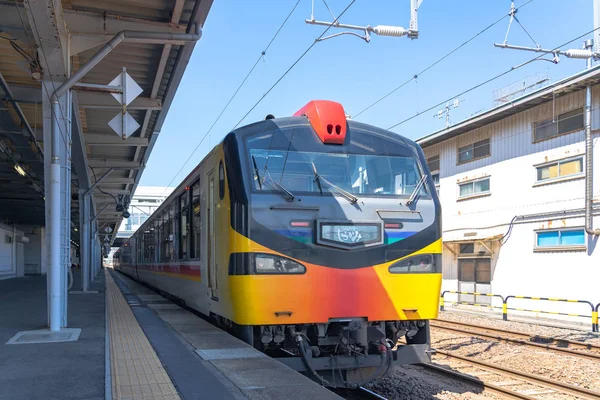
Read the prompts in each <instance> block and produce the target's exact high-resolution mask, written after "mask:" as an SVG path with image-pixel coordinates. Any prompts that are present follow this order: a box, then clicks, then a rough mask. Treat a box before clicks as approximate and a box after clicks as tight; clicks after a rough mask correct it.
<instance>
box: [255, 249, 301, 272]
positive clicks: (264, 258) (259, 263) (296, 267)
mask: <svg viewBox="0 0 600 400" xmlns="http://www.w3.org/2000/svg"><path fill="white" fill-rule="evenodd" d="M254 272H255V273H256V274H257V275H263V274H264V275H282V274H304V273H306V267H305V266H304V265H302V264H300V263H297V262H296V261H294V260H290V259H289V258H284V257H279V256H276V255H273V254H260V253H256V254H254Z"/></svg>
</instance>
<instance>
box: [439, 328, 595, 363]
mask: <svg viewBox="0 0 600 400" xmlns="http://www.w3.org/2000/svg"><path fill="white" fill-rule="evenodd" d="M430 326H431V327H432V328H435V329H442V330H446V331H451V332H458V333H464V334H467V335H471V336H477V337H482V338H488V339H494V340H498V341H504V342H509V343H515V344H520V345H525V346H531V347H537V348H540V349H545V350H548V351H552V352H555V353H560V354H563V355H569V356H573V357H580V358H587V359H593V360H598V361H600V354H595V353H584V352H581V351H576V350H573V349H569V348H564V347H559V346H554V345H549V344H543V343H535V342H532V341H531V339H532V338H540V337H536V336H529V335H525V334H521V333H519V332H516V333H515V335H525V336H527V338H529V340H524V339H516V338H510V337H506V336H501V335H497V334H496V333H497V332H501V333H503V334H509V335H511V334H513V333H512V332H511V331H501V330H496V329H490V331H491V332H493V333H486V332H481V331H479V332H476V331H471V330H468V329H461V328H458V327H454V326H442V325H438V324H437V323H430ZM477 328H478V329H483V330H486V329H487V328H486V327H479V326H478V327H477ZM552 339H554V340H555V341H558V342H560V341H561V339H555V338H552ZM586 346H589V349H596V350H600V349H598V347H597V346H596V345H591V344H589V345H586Z"/></svg>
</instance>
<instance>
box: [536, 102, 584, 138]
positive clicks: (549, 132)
mask: <svg viewBox="0 0 600 400" xmlns="http://www.w3.org/2000/svg"><path fill="white" fill-rule="evenodd" d="M581 129H583V109H581V108H578V109H576V110H573V111H569V112H567V113H564V114H560V115H559V116H558V118H555V119H547V120H544V121H538V122H534V124H533V141H534V142H538V141H540V140H544V139H550V138H553V137H555V136H558V135H562V134H565V133H570V132H575V131H579V130H581Z"/></svg>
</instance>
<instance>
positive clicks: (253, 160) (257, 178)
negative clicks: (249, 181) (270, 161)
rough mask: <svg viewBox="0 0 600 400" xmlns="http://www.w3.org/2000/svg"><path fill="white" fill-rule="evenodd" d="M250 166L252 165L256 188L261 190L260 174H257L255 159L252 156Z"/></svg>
mask: <svg viewBox="0 0 600 400" xmlns="http://www.w3.org/2000/svg"><path fill="white" fill-rule="evenodd" d="M252 164H254V175H256V180H257V181H258V188H259V189H260V190H262V182H261V181H260V173H259V172H258V167H257V166H256V158H254V156H252Z"/></svg>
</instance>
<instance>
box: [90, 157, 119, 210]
mask: <svg viewBox="0 0 600 400" xmlns="http://www.w3.org/2000/svg"><path fill="white" fill-rule="evenodd" d="M88 168H89V169H90V170H91V171H92V174H93V175H94V183H93V184H94V185H95V184H96V182H98V177H97V176H96V171H94V168H93V167H90V166H89V165H88ZM96 188H97V189H98V191H99V192H100V193H104V194H107V195H109V196H110V197H112V198H113V200H114V201H115V205H118V204H119V202H118V201H117V198H116V197H115V196H114V195H113V194H112V193H109V192H105V191H104V190H102V189H100V185H99V184H98V185H97V186H96Z"/></svg>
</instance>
